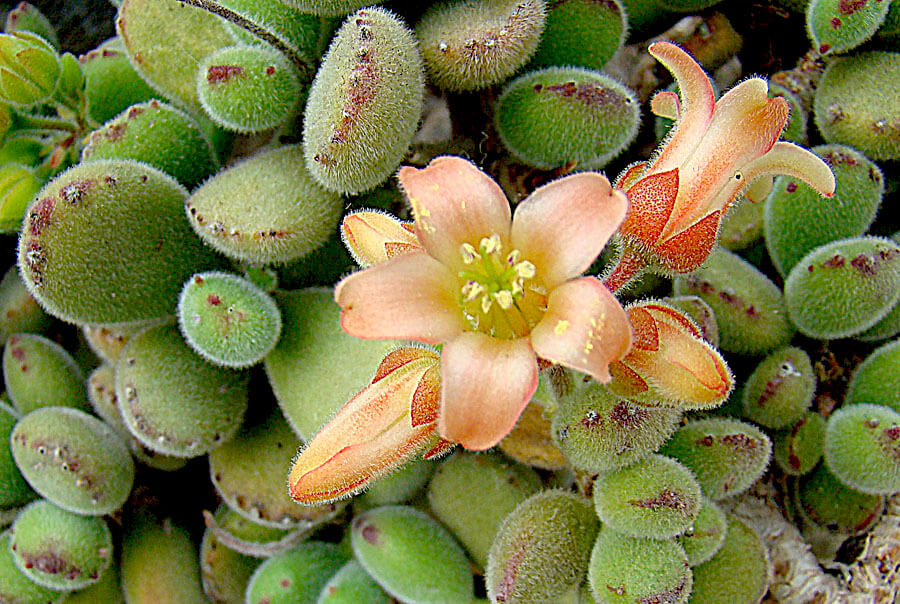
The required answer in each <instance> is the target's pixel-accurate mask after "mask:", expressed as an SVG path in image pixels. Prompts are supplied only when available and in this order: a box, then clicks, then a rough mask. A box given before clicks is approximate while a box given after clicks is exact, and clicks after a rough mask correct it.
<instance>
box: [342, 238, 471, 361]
mask: <svg viewBox="0 0 900 604" xmlns="http://www.w3.org/2000/svg"><path fill="white" fill-rule="evenodd" d="M458 297H459V290H458V288H457V282H456V278H455V276H454V275H452V274H451V273H450V271H448V270H447V268H446V267H445V266H444V265H443V264H441V263H440V262H438V261H437V260H435V259H434V258H432V257H431V256H429V255H428V254H426V253H425V252H422V251H416V252H410V253H408V254H402V255H400V256H397V257H395V258H393V259H392V260H388V261H386V262H383V263H381V264H377V265H375V266H373V267H371V268H367V269H365V270H363V271H359V272H357V273H354V274H352V275H350V276H349V277H345V278H344V279H343V280H342V281H341V282H340V283H338V284H337V287H336V288H335V290H334V301H335V302H337V303H338V304H339V305H340V306H341V308H342V309H343V310H342V311H341V327H343V328H344V331H346V332H347V333H349V334H350V335H352V336H356V337H357V338H363V339H367V340H378V339H407V340H418V341H420V342H425V343H426V344H439V343H441V342H444V341H446V340H448V339H450V338H452V337H453V336H455V335H457V334H458V333H459V332H460V331H461V330H462V329H463V326H464V319H463V315H462V312H461V311H460V309H459V304H458V303H457V299H458Z"/></svg>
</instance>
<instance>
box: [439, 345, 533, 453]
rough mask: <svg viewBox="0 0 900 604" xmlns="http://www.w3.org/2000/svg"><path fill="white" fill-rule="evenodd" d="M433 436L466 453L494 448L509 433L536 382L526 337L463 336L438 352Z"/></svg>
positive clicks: (531, 355) (529, 398)
mask: <svg viewBox="0 0 900 604" xmlns="http://www.w3.org/2000/svg"><path fill="white" fill-rule="evenodd" d="M441 376H442V380H441V409H440V413H439V415H438V432H439V433H440V435H441V436H442V437H443V438H445V439H447V440H450V441H453V442H458V443H460V444H461V445H462V446H464V447H465V448H467V449H474V450H481V449H488V448H490V447H493V446H494V445H496V444H497V443H498V442H500V440H501V439H502V438H503V437H504V436H506V435H507V434H509V432H510V431H511V430H512V429H513V426H515V424H516V420H517V419H519V415H520V414H521V413H522V409H524V408H525V405H527V404H528V401H530V400H531V397H532V395H533V394H534V391H535V389H537V382H538V366H537V359H536V358H535V356H534V351H533V350H532V349H531V345H530V344H529V342H528V340H527V339H526V338H518V339H514V340H502V339H500V338H492V337H491V336H488V335H485V334H483V333H480V332H474V331H470V332H465V333H463V334H461V335H460V336H459V337H456V338H454V339H453V340H451V341H450V342H448V343H447V344H446V345H445V346H444V349H443V351H442V352H441Z"/></svg>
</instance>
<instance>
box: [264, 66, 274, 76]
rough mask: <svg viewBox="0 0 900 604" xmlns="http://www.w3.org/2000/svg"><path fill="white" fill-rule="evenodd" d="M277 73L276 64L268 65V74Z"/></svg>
mask: <svg viewBox="0 0 900 604" xmlns="http://www.w3.org/2000/svg"><path fill="white" fill-rule="evenodd" d="M274 74H275V66H274V65H269V66H268V67H266V75H274Z"/></svg>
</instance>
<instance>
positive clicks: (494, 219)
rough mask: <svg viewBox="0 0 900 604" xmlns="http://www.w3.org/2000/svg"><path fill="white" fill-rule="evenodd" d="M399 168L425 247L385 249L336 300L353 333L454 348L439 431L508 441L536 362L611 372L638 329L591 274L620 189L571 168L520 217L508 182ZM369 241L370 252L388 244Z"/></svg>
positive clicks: (598, 374)
mask: <svg viewBox="0 0 900 604" xmlns="http://www.w3.org/2000/svg"><path fill="white" fill-rule="evenodd" d="M398 177H399V180H400V184H401V185H402V187H403V189H404V191H405V192H406V195H407V197H408V199H409V203H410V205H411V207H412V210H413V214H414V217H415V235H416V239H417V245H414V244H411V243H410V242H405V248H404V251H403V252H402V253H399V254H396V255H391V254H385V255H384V256H381V255H380V253H376V254H374V256H373V258H372V260H374V261H376V262H377V261H379V260H382V261H380V262H377V264H374V266H371V267H370V268H368V269H366V270H363V271H360V272H358V273H355V274H353V275H350V276H349V277H347V278H345V279H344V280H343V281H341V282H340V283H339V284H338V285H337V288H336V289H335V300H336V301H337V303H338V304H339V305H340V306H341V308H342V309H343V310H342V313H341V325H342V326H343V328H344V330H345V331H346V332H347V333H349V334H351V335H353V336H356V337H360V338H367V339H409V340H417V341H420V342H424V343H426V344H443V349H442V351H441V387H440V403H439V410H438V419H437V426H438V432H439V433H440V436H441V437H443V438H444V439H447V440H449V441H452V442H457V443H461V444H462V445H463V446H464V447H466V448H469V449H487V448H489V447H492V446H493V445H495V444H496V443H497V442H499V441H500V440H501V439H502V438H503V437H504V436H505V435H506V434H507V433H509V431H510V430H512V428H513V426H514V425H515V423H516V420H517V419H518V417H519V414H520V413H521V412H522V409H523V408H524V407H525V405H527V404H528V401H529V400H530V399H531V396H532V395H533V394H534V391H535V388H536V387H537V377H538V361H537V358H538V357H541V358H543V359H545V360H547V361H550V362H553V363H559V364H561V365H566V366H568V367H571V368H573V369H577V370H579V371H583V372H585V373H588V374H590V375H592V376H593V377H594V378H596V379H598V380H600V381H603V382H607V381H609V380H610V374H609V369H608V366H609V363H610V362H611V361H614V360H617V359H619V358H622V357H623V356H624V355H625V354H626V353H627V352H628V350H629V349H630V346H631V327H630V325H629V323H628V319H627V317H626V315H625V311H624V310H623V309H622V307H621V306H620V305H619V303H618V301H617V300H616V299H615V297H614V296H613V295H612V294H611V293H610V292H609V290H607V289H606V288H605V287H604V286H603V284H602V283H600V281H599V280H597V279H595V278H593V277H581V278H579V275H581V273H583V272H584V271H585V270H586V269H587V268H588V267H589V266H590V265H591V263H592V262H593V261H594V259H595V258H596V257H597V255H598V254H599V253H600V251H601V250H602V249H603V246H604V245H605V244H606V241H607V240H608V239H609V237H610V236H611V235H612V233H613V232H614V231H615V229H616V227H618V225H619V224H620V222H621V221H622V218H623V217H624V216H625V212H626V208H627V200H626V198H625V196H624V195H623V194H622V193H621V192H619V191H615V190H613V189H612V187H611V186H610V184H609V181H607V180H606V178H605V177H604V176H602V175H600V174H598V173H592V172H585V173H579V174H573V175H570V176H567V177H565V178H562V179H560V180H557V181H555V182H552V183H550V184H547V185H544V186H543V187H540V188H539V189H537V190H535V191H534V192H533V193H532V194H531V195H530V196H529V197H528V198H527V199H525V200H524V201H522V202H521V203H520V204H519V206H518V209H517V211H516V215H515V218H514V219H512V220H510V214H511V212H510V207H509V202H508V201H507V200H506V196H505V195H504V194H503V191H502V190H501V189H500V187H499V186H498V185H497V183H495V182H494V181H493V180H491V178H490V177H488V176H487V175H486V174H484V173H483V172H482V171H481V170H479V169H478V168H477V167H475V166H474V165H473V164H472V163H470V162H468V161H466V160H464V159H461V158H458V157H440V158H437V159H435V160H434V161H432V162H431V163H430V164H429V165H428V166H427V167H426V168H424V169H416V168H411V167H405V168H402V169H401V170H400V172H399V175H398ZM392 232H393V233H394V234H391V233H392ZM346 235H347V234H346V232H345V237H346ZM369 235H370V236H371V237H372V238H374V239H378V238H379V237H383V238H384V239H385V241H386V242H387V241H389V240H393V239H394V238H395V237H396V235H401V236H402V235H403V234H402V233H401V232H400V231H398V230H396V229H391V228H384V227H383V226H382V227H379V228H376V229H374V230H372V231H371V232H370V233H369ZM370 243H371V242H367V243H366V245H360V246H359V249H363V248H364V249H381V248H379V247H378V246H377V245H376V246H375V248H371V247H370Z"/></svg>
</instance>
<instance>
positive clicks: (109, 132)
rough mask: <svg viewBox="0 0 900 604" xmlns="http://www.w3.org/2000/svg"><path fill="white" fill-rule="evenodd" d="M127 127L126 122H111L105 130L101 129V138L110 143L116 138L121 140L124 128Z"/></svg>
mask: <svg viewBox="0 0 900 604" xmlns="http://www.w3.org/2000/svg"><path fill="white" fill-rule="evenodd" d="M127 128H128V124H127V123H126V122H122V123H119V124H111V125H110V126H109V127H108V128H106V130H104V131H103V138H105V139H106V140H108V141H109V142H111V143H114V142H116V141H117V140H121V139H122V137H123V136H125V130H126V129H127Z"/></svg>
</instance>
